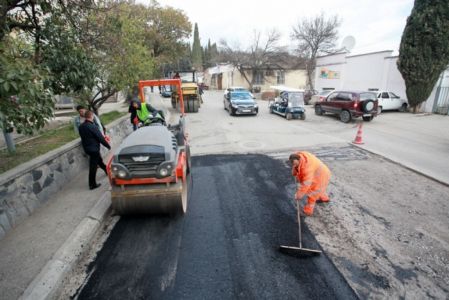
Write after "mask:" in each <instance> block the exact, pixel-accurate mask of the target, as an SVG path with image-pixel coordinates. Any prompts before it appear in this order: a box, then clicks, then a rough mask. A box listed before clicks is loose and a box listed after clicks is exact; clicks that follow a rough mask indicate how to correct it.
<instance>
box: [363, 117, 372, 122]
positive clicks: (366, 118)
mask: <svg viewBox="0 0 449 300" xmlns="http://www.w3.org/2000/svg"><path fill="white" fill-rule="evenodd" d="M362 118H363V121H365V122H369V121H371V120H372V119H374V117H373V116H366V117H362Z"/></svg>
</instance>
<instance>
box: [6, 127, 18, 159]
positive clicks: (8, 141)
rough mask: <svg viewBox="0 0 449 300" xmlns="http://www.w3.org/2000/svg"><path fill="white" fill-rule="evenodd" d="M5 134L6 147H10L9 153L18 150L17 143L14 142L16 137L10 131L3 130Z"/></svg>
mask: <svg viewBox="0 0 449 300" xmlns="http://www.w3.org/2000/svg"><path fill="white" fill-rule="evenodd" d="M3 136H4V137H5V142H6V147H7V148H8V152H9V153H15V152H16V145H15V143H14V139H13V137H12V135H11V133H10V132H7V131H6V130H3Z"/></svg>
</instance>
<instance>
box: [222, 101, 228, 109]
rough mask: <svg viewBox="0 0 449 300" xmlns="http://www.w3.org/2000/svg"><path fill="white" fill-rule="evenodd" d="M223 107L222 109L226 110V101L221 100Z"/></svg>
mask: <svg viewBox="0 0 449 300" xmlns="http://www.w3.org/2000/svg"><path fill="white" fill-rule="evenodd" d="M223 109H224V110H227V109H226V103H225V102H224V101H223Z"/></svg>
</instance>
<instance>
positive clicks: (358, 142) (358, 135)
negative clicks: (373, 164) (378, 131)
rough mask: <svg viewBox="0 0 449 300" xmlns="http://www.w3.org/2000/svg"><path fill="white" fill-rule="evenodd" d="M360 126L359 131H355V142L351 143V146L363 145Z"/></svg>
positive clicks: (360, 125)
mask: <svg viewBox="0 0 449 300" xmlns="http://www.w3.org/2000/svg"><path fill="white" fill-rule="evenodd" d="M362 124H363V123H360V124H359V129H358V130H357V135H356V136H355V140H354V141H352V143H353V144H357V145H363V144H364V143H363V141H362Z"/></svg>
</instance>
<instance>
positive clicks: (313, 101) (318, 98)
mask: <svg viewBox="0 0 449 300" xmlns="http://www.w3.org/2000/svg"><path fill="white" fill-rule="evenodd" d="M332 92H333V90H326V91H321V92H319V93H318V94H316V95H313V96H312V98H310V101H309V104H310V105H312V106H315V104H316V103H317V102H320V101H323V100H324V99H326V97H327V96H329V94H330V93H332Z"/></svg>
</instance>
